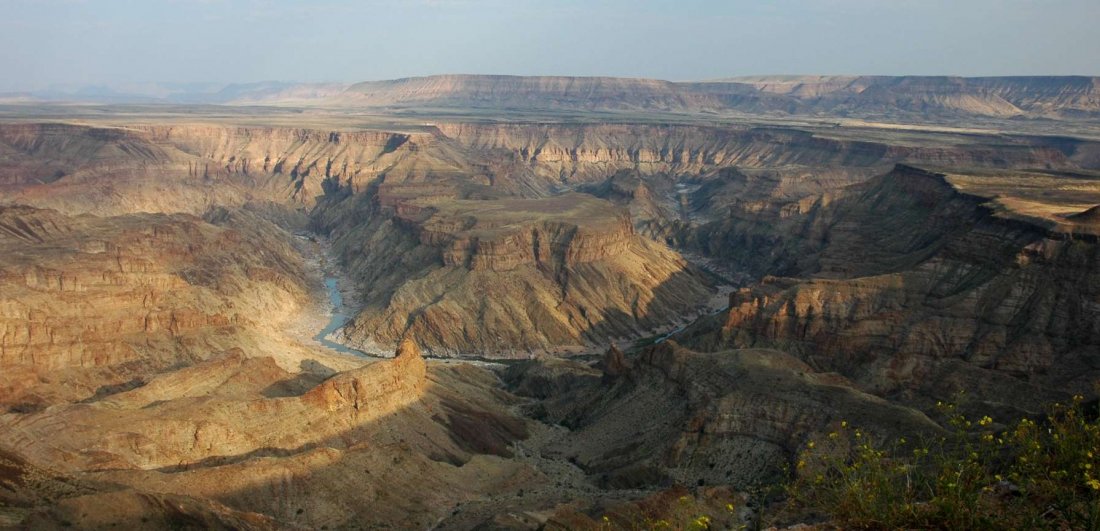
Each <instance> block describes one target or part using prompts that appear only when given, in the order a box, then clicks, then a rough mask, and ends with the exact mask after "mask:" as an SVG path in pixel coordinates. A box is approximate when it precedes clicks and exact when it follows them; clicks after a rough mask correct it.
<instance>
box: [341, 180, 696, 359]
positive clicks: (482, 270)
mask: <svg viewBox="0 0 1100 531" xmlns="http://www.w3.org/2000/svg"><path fill="white" fill-rule="evenodd" d="M363 201H364V204H363V206H362V207H360V208H361V210H357V211H355V212H356V213H355V214H345V215H343V216H341V217H339V218H336V219H338V220H339V219H349V218H350V219H365V220H368V221H367V222H366V223H362V224H358V225H356V226H354V227H350V228H347V229H344V228H342V227H341V226H340V225H337V226H336V227H335V229H334V230H335V231H336V232H337V233H341V231H342V230H347V232H343V233H342V234H341V235H340V237H339V238H338V239H337V240H336V247H337V249H338V250H339V252H340V253H341V254H342V257H343V259H344V260H345V262H346V263H347V264H348V266H349V270H350V273H351V275H352V277H353V279H354V280H356V281H357V283H358V284H359V285H360V286H362V287H363V290H364V292H365V295H366V298H365V301H364V302H365V307H364V309H363V310H362V311H361V312H360V313H359V315H358V316H357V317H356V318H355V320H354V321H353V323H352V324H351V325H350V326H349V327H348V329H347V330H346V333H347V336H348V338H349V339H350V340H351V341H352V342H354V343H355V344H357V345H360V346H361V347H362V348H365V349H370V350H373V351H385V350H388V348H387V345H392V344H394V343H396V342H397V341H398V340H400V339H401V338H403V337H411V338H415V339H416V340H417V341H418V342H420V344H421V345H422V346H423V348H424V349H425V350H426V351H428V352H431V353H433V354H436V355H448V356H454V355H461V354H463V353H467V354H473V353H479V352H480V353H481V355H482V356H484V357H517V356H524V357H525V356H527V353H528V352H530V351H532V350H554V349H582V350H583V349H587V348H590V347H591V345H594V344H599V343H601V342H604V341H608V340H612V339H615V338H624V337H630V336H639V335H647V334H651V333H652V332H653V331H655V330H656V329H658V328H660V327H665V326H669V325H672V324H675V323H677V322H679V321H681V320H682V319H683V318H684V316H687V315H693V314H695V313H698V312H699V311H700V309H701V308H702V306H703V305H705V303H706V302H707V299H708V297H709V295H710V294H711V282H710V281H709V280H708V279H707V278H706V277H705V276H703V275H702V274H701V273H700V272H699V271H698V270H696V269H695V268H694V267H693V266H691V265H690V264H688V262H687V261H686V260H684V259H683V258H682V257H681V256H679V255H678V254H677V253H675V252H674V251H671V250H669V249H667V248H665V247H663V246H661V245H659V244H657V243H655V242H653V241H650V240H648V239H646V238H643V237H641V236H639V235H637V234H635V232H634V228H633V226H632V224H631V220H630V217H629V215H628V214H627V213H626V212H625V211H624V210H621V209H619V208H617V207H615V206H614V205H612V204H610V203H607V202H604V201H600V200H597V199H594V198H592V197H591V196H587V195H582V194H567V195H562V196H557V197H554V198H547V199H496V200H461V199H450V200H436V199H414V200H408V201H404V202H400V203H397V204H395V205H393V206H392V207H379V206H378V204H376V203H373V202H370V201H369V198H366V197H365V198H364V200H363ZM337 223H339V221H338V222H337Z"/></svg>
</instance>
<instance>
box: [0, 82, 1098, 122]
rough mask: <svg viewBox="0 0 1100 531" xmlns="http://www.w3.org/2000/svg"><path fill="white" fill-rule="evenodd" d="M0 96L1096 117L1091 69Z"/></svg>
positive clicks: (94, 90)
mask: <svg viewBox="0 0 1100 531" xmlns="http://www.w3.org/2000/svg"><path fill="white" fill-rule="evenodd" d="M0 101H7V102H26V101H67V102H72V101H76V102H91V103H177V104H179V103H183V104H222V105H285V106H319V107H363V108H485V109H503V110H520V111H525V110H583V111H650V112H675V113H718V114H721V113H729V112H742V113H754V114H758V113H765V114H779V115H784V114H786V115H821V116H838V117H842V116H855V117H867V116H878V115H891V116H897V115H899V113H900V114H901V115H905V114H912V115H919V116H925V117H927V116H946V117H958V116H984V117H997V118H1013V117H1022V118H1037V117H1057V118H1067V117H1075V116H1076V117H1092V116H1097V115H1100V77H1086V76H1061V77H1038V76H1036V77H982V78H965V77H947V76H936V77H928V76H898V77H891V76H757V77H740V78H731V79H722V80H714V81H699V82H671V81H662V80H655V79H633V78H613V77H558V76H530V77H525V76H489V75H440V76H427V77H412V78H403V79H395V80H389V81H368V82H363V83H355V84H343V83H287V82H261V83H248V84H232V85H225V86H217V85H209V84H184V85H150V86H140V87H131V88H126V89H109V88H103V87H80V88H69V89H54V90H48V91H39V92H30V93H20V94H6V95H0Z"/></svg>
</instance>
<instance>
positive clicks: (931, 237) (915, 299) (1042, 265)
mask: <svg viewBox="0 0 1100 531" xmlns="http://www.w3.org/2000/svg"><path fill="white" fill-rule="evenodd" d="M988 201H989V200H988V199H986V198H982V197H977V196H973V195H968V194H964V193H960V192H958V191H957V190H956V189H955V188H954V187H953V186H952V185H951V184H950V183H949V182H948V181H947V179H946V178H945V176H943V175H939V174H934V173H929V172H923V171H920V170H916V169H913V168H907V167H899V168H898V169H897V170H895V171H894V172H892V173H890V174H888V175H886V176H884V177H882V178H879V179H876V180H874V181H871V182H868V183H867V184H866V185H865V186H860V187H857V188H855V189H852V190H851V191H850V192H847V193H845V194H843V195H842V196H840V197H837V198H834V199H833V200H831V201H819V202H818V203H817V204H815V205H814V206H813V207H811V208H810V209H809V210H808V211H806V212H804V213H796V214H792V215H791V216H790V218H789V219H788V220H787V221H786V222H785V225H786V226H792V227H802V229H801V230H799V231H791V232H790V233H788V234H785V235H784V234H782V233H778V232H770V234H771V235H770V236H768V238H770V239H771V240H770V242H771V243H769V244H767V245H769V246H770V248H772V249H784V250H785V252H784V253H781V254H773V255H772V256H770V257H767V258H768V259H771V260H773V261H774V263H773V266H772V267H773V268H774V265H775V264H779V263H781V264H785V267H784V268H783V270H785V271H787V272H788V273H787V274H788V275H789V276H788V278H776V277H766V278H765V279H764V280H763V282H761V283H760V284H758V285H756V286H753V287H750V288H746V289H742V290H740V291H738V292H735V293H733V294H731V296H730V309H729V310H728V311H727V312H725V313H724V314H723V316H722V317H721V319H722V322H721V324H720V326H719V328H718V329H717V330H704V328H707V326H708V325H700V326H699V327H697V328H696V329H695V330H689V331H688V332H687V333H686V335H685V336H684V338H683V340H684V341H687V342H688V343H689V344H692V345H695V346H696V347H702V348H707V349H720V348H728V347H729V346H738V347H746V346H757V347H761V346H770V347H777V348H781V349H785V350H788V351H790V352H793V353H797V354H799V355H800V356H802V357H803V358H804V359H805V360H807V361H808V362H809V363H810V364H811V365H812V366H814V367H815V368H817V369H819V370H827V371H838V372H841V373H843V374H845V375H846V376H848V377H850V378H853V379H854V380H855V381H856V382H858V383H859V384H860V385H862V386H863V387H864V388H865V389H869V390H873V391H874V392H876V393H877V394H880V395H885V396H905V397H909V398H908V399H909V400H916V401H917V402H919V401H920V400H924V401H925V403H929V402H931V401H934V400H935V399H945V400H946V399H950V398H951V396H952V395H953V394H954V393H956V392H958V391H961V390H966V392H967V393H968V395H970V396H971V398H973V399H974V400H977V401H987V402H989V403H1000V404H1006V405H1007V404H1009V403H1011V404H1013V406H1014V407H1018V408H1021V409H1023V410H1024V411H1025V412H1028V411H1035V410H1036V408H1039V407H1040V404H1042V403H1044V402H1045V401H1049V400H1053V399H1057V397H1059V396H1062V393H1068V392H1086V393H1087V392H1090V388H1091V386H1092V385H1093V382H1094V381H1095V378H1096V377H1097V365H1096V357H1095V353H1096V352H1098V351H1100V350H1098V349H1100V328H1098V326H1100V313H1097V308H1100V306H1098V304H1097V303H1098V301H1100V289H1098V286H1100V280H1098V279H1097V277H1096V273H1097V270H1098V269H1097V268H1098V266H1100V254H1098V253H1100V247H1098V246H1097V241H1096V239H1095V237H1092V236H1088V235H1080V234H1074V233H1072V232H1071V233H1064V232H1057V231H1052V230H1050V229H1048V228H1045V227H1043V226H1040V225H1037V224H1034V223H1030V222H1027V221H1023V220H1020V219H1018V218H1016V217H1013V216H1011V214H1010V213H1001V212H997V211H995V210H993V209H992V208H990V207H989V206H988V205H987V202H988ZM742 227H743V229H744V230H742V231H738V230H736V229H735V230H734V231H733V233H738V232H739V234H740V235H738V236H736V238H737V239H744V238H749V240H748V241H759V238H761V237H763V233H762V232H758V233H757V234H758V235H756V236H750V235H751V234H752V233H753V232H756V229H754V228H748V227H750V225H744V226H742ZM757 228H760V227H759V226H758V227H757ZM773 230H774V229H773ZM750 250H751V249H750ZM734 252H737V251H734ZM853 257H859V258H858V260H853ZM758 259H759V257H755V258H752V260H758ZM766 262H767V259H765V260H764V261H763V262H758V264H760V265H761V266H763V264H764V263H766ZM764 267H766V266H764ZM798 277H802V278H798ZM806 277H812V278H806ZM917 397H922V398H919V399H918V398H917Z"/></svg>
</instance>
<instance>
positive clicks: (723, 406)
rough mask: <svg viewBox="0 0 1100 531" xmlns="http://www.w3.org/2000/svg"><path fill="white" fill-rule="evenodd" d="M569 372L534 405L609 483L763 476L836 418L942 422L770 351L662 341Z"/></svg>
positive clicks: (910, 426) (876, 426)
mask: <svg viewBox="0 0 1100 531" xmlns="http://www.w3.org/2000/svg"><path fill="white" fill-rule="evenodd" d="M609 356H611V355H610V354H609ZM605 370H606V369H605ZM542 373H543V369H542V368H541V367H539V365H538V364H537V363H536V364H533V365H530V366H528V367H525V368H524V369H523V370H517V371H515V374H512V375H510V377H509V379H508V381H509V382H510V383H511V385H513V388H515V389H520V390H522V389H530V386H529V384H528V382H527V378H528V375H530V376H533V377H535V378H540V377H541V374H542ZM574 374H575V377H576V379H577V381H580V382H584V381H587V382H589V383H588V385H586V386H582V387H577V388H572V389H570V388H567V387H565V386H562V385H560V384H559V388H561V389H563V390H566V391H564V392H563V393H560V394H556V395H550V396H536V398H539V399H540V400H541V401H540V402H539V404H540V406H541V407H540V408H539V410H540V411H541V413H542V414H543V415H545V417H546V420H547V421H550V422H555V423H563V424H565V425H566V426H569V427H570V429H571V432H570V433H569V435H568V437H567V438H565V439H564V440H562V441H561V442H560V444H558V445H557V446H555V448H554V451H557V452H562V453H564V454H566V455H569V456H571V458H572V459H573V460H575V461H576V462H577V464H578V465H579V466H581V467H582V468H584V469H585V471H586V472H588V473H589V474H591V475H593V476H596V477H599V478H601V482H602V484H603V485H605V486H608V487H616V488H638V487H642V486H651V485H662V484H664V485H671V484H673V483H677V484H682V485H700V486H701V485H726V484H732V485H736V486H742V487H743V486H747V485H751V484H755V483H758V482H761V481H767V480H769V479H771V478H773V477H774V476H775V475H777V474H779V471H780V470H781V468H782V467H783V466H784V464H785V463H787V462H788V460H789V459H790V458H791V456H792V455H793V452H794V451H795V450H796V449H797V448H799V447H800V446H801V445H802V444H803V442H804V441H805V440H806V439H807V438H810V437H813V436H822V435H823V434H824V432H827V431H829V430H830V429H835V428H836V427H837V426H838V425H839V424H840V422H842V421H848V422H850V423H852V424H854V425H859V426H863V427H866V428H867V429H868V430H870V431H873V432H876V433H878V434H880V435H881V436H883V437H888V436H890V435H892V434H899V433H910V434H914V433H927V434H933V433H936V432H937V431H938V430H939V429H940V428H939V427H938V426H937V425H936V424H935V423H934V422H932V421H931V420H929V419H928V418H927V417H925V416H924V414H922V413H920V412H918V411H915V410H913V409H909V408H906V407H902V406H899V405H895V404H891V403H889V402H887V401H886V400H883V399H881V398H879V397H876V396H873V395H870V394H867V393H864V392H861V391H858V390H857V389H856V388H855V387H854V386H853V385H852V384H850V383H849V382H848V381H847V380H846V379H845V378H843V377H842V376H839V375H837V374H829V373H819V372H816V371H814V370H813V369H812V368H811V367H810V366H809V365H807V364H805V363H804V362H802V361H799V360H798V359H797V358H795V357H794V356H791V355H789V354H786V353H783V352H780V351H776V350H765V349H747V350H733V351H722V352H716V353H711V354H701V353H697V352H692V351H689V350H687V349H684V348H682V347H680V346H679V345H676V344H675V342H664V343H662V344H660V345H657V346H654V347H650V348H648V349H645V350H644V351H642V352H641V353H640V354H639V355H638V356H636V357H635V358H633V359H632V360H631V363H630V366H629V368H626V369H625V370H623V371H622V372H621V373H620V374H619V376H618V377H617V378H615V379H612V380H604V382H603V383H600V382H599V381H594V380H592V379H591V378H588V379H586V375H585V374H584V372H583V371H574Z"/></svg>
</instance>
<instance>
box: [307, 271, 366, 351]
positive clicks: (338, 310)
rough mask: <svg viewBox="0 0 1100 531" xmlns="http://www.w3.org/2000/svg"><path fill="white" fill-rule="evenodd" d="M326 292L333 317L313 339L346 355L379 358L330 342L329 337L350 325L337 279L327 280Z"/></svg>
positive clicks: (329, 278)
mask: <svg viewBox="0 0 1100 531" xmlns="http://www.w3.org/2000/svg"><path fill="white" fill-rule="evenodd" d="M325 291H327V292H328V300H329V302H331V303H332V317H330V318H329V321H328V325H326V326H325V327H324V328H322V329H321V331H320V332H318V333H317V335H316V336H313V339H315V340H317V342H318V343H320V344H322V345H324V346H326V347H328V348H330V349H332V350H335V351H337V352H342V353H344V354H355V355H358V356H367V357H371V358H374V357H377V356H371V355H370V354H367V353H366V352H363V351H361V350H356V349H353V348H351V347H349V346H347V345H343V344H340V343H337V342H335V341H332V340H330V339H329V338H328V337H329V335H330V334H332V333H333V332H336V331H337V330H339V329H340V328H342V327H343V326H344V325H346V324H348V320H349V318H348V316H347V314H345V313H344V296H343V294H341V293H340V289H339V288H338V287H337V284H336V278H335V277H326V278H325Z"/></svg>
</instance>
